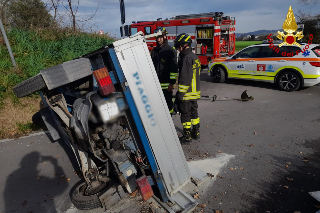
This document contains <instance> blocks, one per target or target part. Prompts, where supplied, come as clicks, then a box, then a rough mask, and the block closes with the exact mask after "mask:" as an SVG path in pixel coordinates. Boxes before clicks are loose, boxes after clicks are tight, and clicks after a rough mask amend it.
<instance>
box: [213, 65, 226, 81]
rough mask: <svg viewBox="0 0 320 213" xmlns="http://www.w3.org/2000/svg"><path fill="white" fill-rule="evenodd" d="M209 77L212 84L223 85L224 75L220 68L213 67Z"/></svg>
mask: <svg viewBox="0 0 320 213" xmlns="http://www.w3.org/2000/svg"><path fill="white" fill-rule="evenodd" d="M211 76H212V77H213V82H214V83H223V82H225V81H226V74H225V72H224V70H223V69H222V68H221V67H217V66H215V67H213V68H212V70H211Z"/></svg>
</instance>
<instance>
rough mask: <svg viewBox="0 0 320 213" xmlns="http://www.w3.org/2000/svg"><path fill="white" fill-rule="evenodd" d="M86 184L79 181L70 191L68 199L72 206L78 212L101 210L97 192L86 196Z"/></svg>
mask: <svg viewBox="0 0 320 213" xmlns="http://www.w3.org/2000/svg"><path fill="white" fill-rule="evenodd" d="M86 189H87V183H86V182H85V181H83V180H81V181H79V182H78V183H76V185H74V186H73V187H72V189H71V190H70V199H71V201H72V203H73V205H74V206H75V207H76V208H77V209H80V210H90V209H96V208H101V207H102V205H101V202H100V200H99V197H98V194H99V192H97V193H95V194H91V195H86V193H85V192H86ZM100 191H101V190H100Z"/></svg>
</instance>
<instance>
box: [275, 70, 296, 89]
mask: <svg viewBox="0 0 320 213" xmlns="http://www.w3.org/2000/svg"><path fill="white" fill-rule="evenodd" d="M279 84H280V86H281V88H283V89H284V90H292V89H295V88H296V87H297V85H298V78H297V76H296V75H294V74H292V73H285V74H284V75H282V76H281V78H280V80H279Z"/></svg>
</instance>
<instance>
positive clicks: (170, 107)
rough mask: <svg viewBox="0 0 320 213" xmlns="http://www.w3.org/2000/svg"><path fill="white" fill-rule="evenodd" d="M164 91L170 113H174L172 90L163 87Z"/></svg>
mask: <svg viewBox="0 0 320 213" xmlns="http://www.w3.org/2000/svg"><path fill="white" fill-rule="evenodd" d="M162 92H163V95H164V98H165V99H166V102H167V105H168V109H169V111H170V113H172V111H173V102H172V91H171V92H169V91H168V90H167V89H163V90H162Z"/></svg>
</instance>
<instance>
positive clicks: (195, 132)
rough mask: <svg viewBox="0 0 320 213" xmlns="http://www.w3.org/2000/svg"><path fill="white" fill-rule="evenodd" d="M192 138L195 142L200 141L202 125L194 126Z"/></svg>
mask: <svg viewBox="0 0 320 213" xmlns="http://www.w3.org/2000/svg"><path fill="white" fill-rule="evenodd" d="M191 136H192V138H193V139H195V140H199V139H200V124H197V125H193V127H192V131H191Z"/></svg>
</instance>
